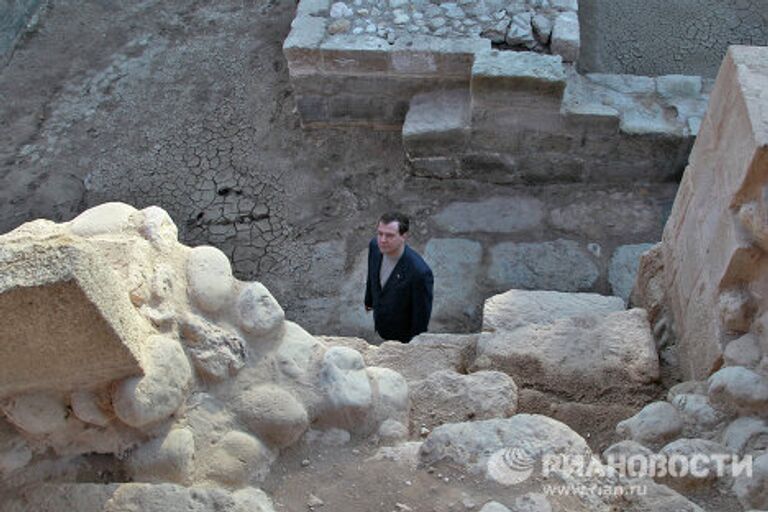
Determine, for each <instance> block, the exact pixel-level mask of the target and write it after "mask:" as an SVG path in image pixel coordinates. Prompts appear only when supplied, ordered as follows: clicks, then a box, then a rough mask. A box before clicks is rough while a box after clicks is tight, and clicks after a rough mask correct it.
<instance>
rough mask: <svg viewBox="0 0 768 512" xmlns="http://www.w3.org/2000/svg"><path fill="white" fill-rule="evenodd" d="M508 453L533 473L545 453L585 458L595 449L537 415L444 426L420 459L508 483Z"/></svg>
mask: <svg viewBox="0 0 768 512" xmlns="http://www.w3.org/2000/svg"><path fill="white" fill-rule="evenodd" d="M507 452H514V453H515V454H517V455H519V456H520V457H523V458H525V459H526V462H527V463H528V468H527V469H531V470H532V468H533V464H534V462H535V461H536V460H538V459H540V457H541V456H542V455H543V454H545V453H546V454H552V455H558V454H578V455H583V454H589V453H591V450H590V449H589V446H588V445H587V443H586V441H584V439H583V438H582V437H581V436H580V435H578V434H577V433H576V432H574V431H573V430H571V429H570V428H569V427H568V426H566V425H564V424H563V423H560V422H559V421H556V420H553V419H552V418H548V417H546V416H540V415H536V414H518V415H516V416H513V417H511V418H505V419H491V420H484V421H474V422H465V423H448V424H446V425H441V426H439V427H437V428H435V429H434V430H433V431H432V432H431V433H430V434H429V435H428V436H427V439H426V440H425V441H424V444H423V445H422V446H421V451H420V455H419V456H420V458H421V461H422V462H423V463H425V464H435V463H437V462H440V461H450V462H453V463H456V464H458V465H460V466H463V467H465V468H467V469H468V470H470V471H472V472H481V473H486V474H487V476H488V477H489V478H491V479H494V480H496V481H500V482H501V483H504V479H505V471H504V466H505V463H504V462H503V460H502V459H503V457H504V454H505V453H507ZM518 452H519V453H518ZM497 459H498V460H497ZM507 469H508V467H507Z"/></svg>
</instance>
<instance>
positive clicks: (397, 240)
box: [376, 221, 407, 256]
mask: <svg viewBox="0 0 768 512" xmlns="http://www.w3.org/2000/svg"><path fill="white" fill-rule="evenodd" d="M399 228H400V225H399V223H398V222H397V221H392V222H390V223H389V224H384V223H383V222H379V225H378V226H377V227H376V242H377V243H378V244H379V250H380V251H381V252H382V253H384V254H387V255H389V256H397V255H398V254H399V253H400V250H401V249H402V248H403V246H404V245H405V239H406V236H407V235H401V234H400V229H399Z"/></svg>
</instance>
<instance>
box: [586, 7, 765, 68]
mask: <svg viewBox="0 0 768 512" xmlns="http://www.w3.org/2000/svg"><path fill="white" fill-rule="evenodd" d="M579 22H580V24H581V54H580V57H579V71H580V72H582V73H620V74H633V75H646V76H658V75H667V74H683V75H701V76H704V77H710V78H713V77H714V76H715V75H716V74H717V70H718V68H719V66H720V62H721V61H722V59H723V57H724V56H725V52H726V50H727V49H728V46H729V45H734V44H743V45H750V46H766V45H768V0H742V1H738V0H675V1H672V2H670V1H667V0H646V1H644V2H638V1H637V0H581V1H580V2H579Z"/></svg>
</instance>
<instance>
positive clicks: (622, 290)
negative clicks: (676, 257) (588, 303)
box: [608, 244, 653, 304]
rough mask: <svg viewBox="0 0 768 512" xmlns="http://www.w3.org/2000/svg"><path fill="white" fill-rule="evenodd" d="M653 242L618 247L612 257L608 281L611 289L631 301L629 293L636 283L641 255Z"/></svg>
mask: <svg viewBox="0 0 768 512" xmlns="http://www.w3.org/2000/svg"><path fill="white" fill-rule="evenodd" d="M652 247H653V244H633V245H622V246H621V247H617V248H616V251H614V253H613V256H612V257H611V266H610V268H609V270H608V282H609V283H610V284H611V291H612V292H613V293H614V294H615V295H617V296H619V297H621V298H622V299H624V303H625V304H627V303H628V302H629V294H630V293H632V287H633V286H634V285H635V276H637V269H638V267H639V265H640V256H642V254H643V253H644V252H645V251H648V250H650V249H651V248H652Z"/></svg>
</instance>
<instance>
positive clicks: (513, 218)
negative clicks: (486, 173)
mask: <svg viewBox="0 0 768 512" xmlns="http://www.w3.org/2000/svg"><path fill="white" fill-rule="evenodd" d="M543 218H544V205H543V203H542V202H541V201H539V200H538V199H536V198H533V197H526V196H517V197H494V198H489V199H486V200H484V201H479V202H463V201H460V202H455V203H452V204H449V205H448V206H446V207H445V208H443V209H442V210H441V211H440V212H439V213H437V214H436V215H435V216H434V217H432V220H433V221H434V222H436V223H437V225H438V226H440V227H441V228H442V229H445V230H446V231H448V232H450V233H468V232H478V231H480V232H486V233H518V232H523V231H527V230H529V229H536V228H538V227H539V225H540V224H541V222H542V220H543Z"/></svg>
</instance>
